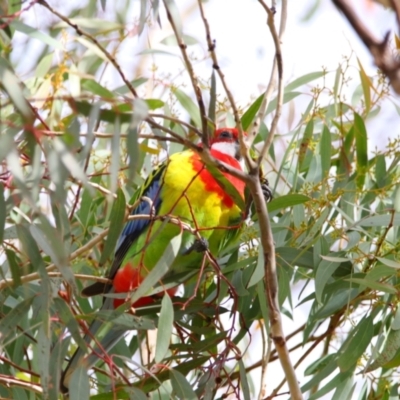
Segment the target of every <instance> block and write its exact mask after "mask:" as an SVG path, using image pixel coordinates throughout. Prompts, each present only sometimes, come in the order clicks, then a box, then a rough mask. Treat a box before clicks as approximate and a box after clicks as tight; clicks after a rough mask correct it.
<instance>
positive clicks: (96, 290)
mask: <svg viewBox="0 0 400 400" xmlns="http://www.w3.org/2000/svg"><path fill="white" fill-rule="evenodd" d="M166 166H167V164H166V163H164V164H162V165H161V166H160V167H158V168H157V169H156V170H155V171H154V173H153V174H152V175H150V176H149V177H148V178H147V179H146V182H145V183H144V185H143V187H142V189H141V191H140V192H139V193H138V194H137V196H136V198H135V202H136V201H137V200H139V199H140V198H142V197H147V198H149V199H150V200H151V202H152V204H150V202H149V201H147V200H140V202H139V204H138V206H137V207H135V208H134V209H133V210H132V212H131V215H151V213H156V214H157V213H158V210H159V208H160V206H161V197H160V190H161V186H162V184H163V177H164V172H165V169H166ZM151 208H153V209H151ZM149 224H150V218H147V219H136V220H131V221H128V222H127V223H126V225H125V227H124V229H123V230H122V233H121V235H120V237H119V239H118V242H117V246H116V250H115V254H114V259H113V262H112V264H111V268H110V269H109V271H108V274H107V278H108V279H110V280H113V279H114V277H115V274H116V273H117V271H118V269H119V268H120V266H121V263H122V262H123V261H124V258H125V256H126V254H127V252H128V251H129V248H130V247H131V246H132V244H133V243H134V242H135V240H137V238H138V237H139V236H140V235H141V234H142V232H143V231H144V230H145V229H146V228H147V227H148V225H149ZM111 288H112V284H108V283H102V282H95V283H93V284H92V285H89V286H87V287H86V288H84V289H83V290H82V292H81V294H82V296H87V297H90V296H95V295H97V294H102V293H108V292H109V291H110V290H111Z"/></svg>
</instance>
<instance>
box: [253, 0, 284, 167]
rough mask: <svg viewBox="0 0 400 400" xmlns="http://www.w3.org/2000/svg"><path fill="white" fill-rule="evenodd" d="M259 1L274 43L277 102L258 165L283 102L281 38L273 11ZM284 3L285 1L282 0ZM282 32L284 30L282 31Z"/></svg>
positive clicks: (273, 129) (269, 140)
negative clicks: (265, 14) (265, 13)
mask: <svg viewBox="0 0 400 400" xmlns="http://www.w3.org/2000/svg"><path fill="white" fill-rule="evenodd" d="M258 1H259V3H260V4H261V5H262V6H263V8H264V10H265V11H266V12H267V14H268V18H267V25H268V27H269V30H270V32H271V36H272V38H273V40H274V45H275V63H276V66H277V72H278V102H277V105H276V110H275V114H274V118H273V119H272V122H271V127H270V130H269V135H268V137H267V139H266V141H265V142H264V146H263V148H262V150H261V152H260V155H259V157H258V159H257V165H258V166H260V165H261V163H262V161H263V159H264V157H265V156H266V155H267V153H268V150H269V148H270V146H271V143H272V141H273V140H274V136H275V132H276V128H277V126H278V122H279V118H280V117H281V114H282V104H283V58H282V49H281V38H280V35H278V32H277V30H276V27H275V22H274V12H273V11H272V10H271V9H270V8H269V7H268V6H267V5H266V4H265V2H264V1H263V0H258ZM284 3H285V2H284ZM284 10H285V15H286V6H285V7H284ZM283 32H284V31H283Z"/></svg>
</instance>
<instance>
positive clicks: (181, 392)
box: [170, 369, 198, 400]
mask: <svg viewBox="0 0 400 400" xmlns="http://www.w3.org/2000/svg"><path fill="white" fill-rule="evenodd" d="M170 377H171V384H172V389H173V390H174V394H175V396H177V398H178V399H181V400H197V399H198V397H197V396H196V393H195V392H194V391H193V389H192V385H191V384H190V383H189V382H188V381H187V380H186V378H185V375H183V374H181V373H180V372H179V371H177V370H174V369H171V371H170Z"/></svg>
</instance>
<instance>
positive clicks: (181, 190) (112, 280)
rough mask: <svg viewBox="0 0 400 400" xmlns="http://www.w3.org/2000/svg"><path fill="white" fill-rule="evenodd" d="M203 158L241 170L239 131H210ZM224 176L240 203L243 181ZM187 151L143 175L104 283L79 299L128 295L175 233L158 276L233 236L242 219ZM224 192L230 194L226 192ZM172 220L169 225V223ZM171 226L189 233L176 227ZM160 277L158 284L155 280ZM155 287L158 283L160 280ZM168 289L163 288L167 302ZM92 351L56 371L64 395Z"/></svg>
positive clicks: (106, 300)
mask: <svg viewBox="0 0 400 400" xmlns="http://www.w3.org/2000/svg"><path fill="white" fill-rule="evenodd" d="M210 153H211V155H212V156H213V157H214V158H215V159H217V160H219V161H222V162H223V163H225V164H227V165H229V166H230V167H232V168H234V169H236V170H238V171H243V165H242V159H241V156H240V145H239V132H238V130H237V129H236V128H219V129H216V130H215V131H214V133H213V135H212V136H211V138H210ZM222 174H223V175H224V178H225V179H226V180H227V181H229V183H230V184H231V185H232V186H234V187H235V188H236V191H237V194H238V195H239V196H240V197H241V199H242V200H243V201H244V199H245V183H244V182H243V181H242V180H240V179H239V178H238V177H236V176H234V175H232V174H229V173H228V172H225V171H223V172H222ZM223 186H224V185H223V183H222V184H221V182H220V181H218V180H217V179H216V178H215V177H214V175H213V174H212V173H211V172H210V170H209V169H208V168H207V165H206V164H205V163H204V162H203V161H202V159H201V156H200V155H199V154H198V153H197V152H196V151H194V150H192V149H188V150H184V151H182V152H178V153H175V154H172V155H171V156H169V157H168V158H167V160H166V161H165V162H164V163H162V164H161V165H160V166H159V167H158V168H156V169H155V170H154V171H153V173H151V174H150V175H149V177H148V178H147V180H146V181H145V183H144V184H143V187H142V188H141V190H140V191H139V192H138V195H137V202H136V203H137V206H136V207H135V208H133V210H132V211H131V215H133V216H139V215H140V216H143V215H144V216H147V218H140V219H135V218H132V219H131V220H129V221H128V222H127V223H126V225H125V226H124V228H123V230H122V233H121V236H120V238H119V240H118V242H117V246H116V250H115V253H114V258H113V261H112V263H111V267H110V269H109V272H108V275H107V278H108V280H109V283H103V282H96V283H94V284H92V285H90V286H88V287H86V288H85V289H83V290H82V295H83V296H86V297H89V296H93V295H99V294H101V295H103V296H104V295H105V294H110V293H127V295H126V299H127V300H128V301H129V299H130V296H129V293H132V291H135V289H137V288H138V287H139V285H140V283H141V282H142V281H143V279H145V277H146V276H147V275H148V274H149V273H150V271H151V270H152V269H153V268H154V267H155V266H156V264H157V262H158V261H159V259H160V257H161V256H162V255H163V254H164V252H165V251H166V249H167V247H168V245H169V244H170V243H171V241H172V240H173V239H174V237H177V236H178V235H179V234H181V240H180V247H179V250H178V252H177V255H176V257H175V259H174V260H173V261H172V263H171V265H170V266H169V270H168V272H167V274H166V276H171V274H179V273H183V272H188V271H189V272H193V274H196V272H197V273H199V270H200V266H201V264H202V261H203V257H204V253H205V252H209V254H211V255H212V256H213V257H217V256H218V254H219V253H220V252H221V251H222V250H223V249H224V248H226V247H227V246H229V245H230V244H231V243H232V242H234V241H235V240H236V239H237V238H238V237H239V235H240V232H241V228H242V227H243V225H244V221H245V219H246V215H244V214H245V213H244V212H243V210H242V208H241V207H239V206H238V205H237V204H236V203H235V200H234V198H233V197H235V196H231V194H229V193H228V192H229V191H227V190H225V188H224V187H223ZM230 193H231V192H230ZM172 217H174V218H175V223H170V222H169V221H170V219H171V218H172ZM179 222H181V223H182V225H184V226H186V227H188V226H189V227H190V228H191V229H182V226H180V224H179ZM163 279H164V278H163ZM161 284H162V282H161ZM176 289H177V288H176V287H173V288H169V289H168V290H166V292H168V294H169V295H170V296H173V295H174V294H175V292H176ZM162 295H163V292H161V293H160V294H158V295H153V296H143V297H141V298H140V299H138V300H136V301H135V302H134V304H132V306H133V308H137V307H141V306H145V305H148V304H151V303H152V302H154V301H155V300H156V299H157V297H160V296H162ZM124 301H125V299H124V298H115V296H114V298H113V297H107V296H106V297H103V305H102V309H103V310H107V309H113V308H116V307H119V306H120V305H121V304H123V303H124ZM101 323H102V322H101V321H99V320H97V319H95V320H94V321H93V322H92V324H91V325H90V326H89V332H88V333H87V334H86V335H85V337H84V340H85V342H86V344H87V345H88V347H89V348H90V346H89V344H90V342H91V340H92V338H93V337H94V336H95V334H96V331H97V330H98V329H99V327H100V326H101ZM124 333H125V332H124V331H123V330H122V329H120V330H119V331H118V332H114V333H113V335H112V336H111V335H108V339H107V338H106V337H105V338H104V339H103V341H102V348H103V349H107V350H110V349H111V347H112V346H113V345H115V344H116V343H117V342H118V340H119V339H120V338H121V337H122V336H123V335H124ZM95 353H96V352H95V351H92V352H90V351H89V353H88V354H87V350H86V349H83V348H82V347H78V348H77V350H76V351H75V353H74V355H73V356H72V357H71V358H70V360H69V361H68V364H67V366H66V368H65V369H64V371H63V373H62V375H61V380H60V389H61V391H62V392H63V393H66V392H68V387H69V384H70V381H71V376H72V374H73V372H74V370H75V369H76V368H77V367H78V366H82V365H83V366H84V367H85V368H86V369H89V368H91V367H92V366H93V365H94V364H95V362H96V361H97V359H98V358H97V356H96V354H95Z"/></svg>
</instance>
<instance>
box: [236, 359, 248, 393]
mask: <svg viewBox="0 0 400 400" xmlns="http://www.w3.org/2000/svg"><path fill="white" fill-rule="evenodd" d="M239 373H240V384H241V386H242V393H243V398H244V400H251V396H250V386H249V382H248V381H247V372H246V368H245V367H244V364H243V361H242V359H240V360H239Z"/></svg>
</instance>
